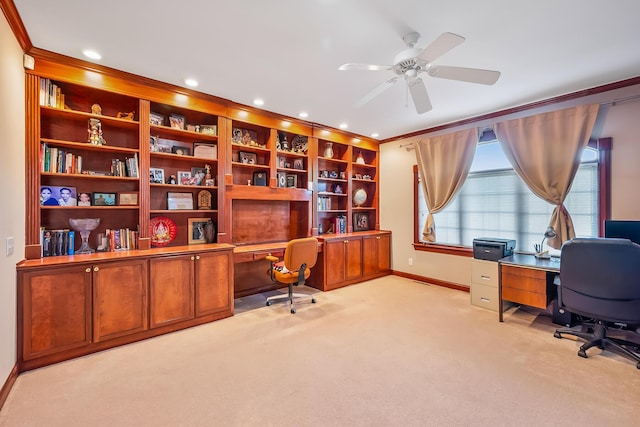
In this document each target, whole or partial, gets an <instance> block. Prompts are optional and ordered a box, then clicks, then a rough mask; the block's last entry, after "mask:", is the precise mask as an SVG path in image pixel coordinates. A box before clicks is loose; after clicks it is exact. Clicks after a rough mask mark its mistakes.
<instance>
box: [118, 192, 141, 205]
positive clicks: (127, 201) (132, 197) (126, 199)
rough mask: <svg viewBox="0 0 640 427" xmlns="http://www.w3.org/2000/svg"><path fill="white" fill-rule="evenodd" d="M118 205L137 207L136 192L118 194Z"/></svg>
mask: <svg viewBox="0 0 640 427" xmlns="http://www.w3.org/2000/svg"><path fill="white" fill-rule="evenodd" d="M118 205H119V206H137V205H138V192H137V191H122V192H120V193H118Z"/></svg>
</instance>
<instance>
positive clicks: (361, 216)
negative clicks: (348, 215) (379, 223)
mask: <svg viewBox="0 0 640 427" xmlns="http://www.w3.org/2000/svg"><path fill="white" fill-rule="evenodd" d="M368 229H369V216H368V215H367V214H365V213H354V214H353V231H367V230H368Z"/></svg>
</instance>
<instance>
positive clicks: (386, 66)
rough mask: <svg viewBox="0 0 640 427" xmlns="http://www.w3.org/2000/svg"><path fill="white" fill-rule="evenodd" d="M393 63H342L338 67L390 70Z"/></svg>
mask: <svg viewBox="0 0 640 427" xmlns="http://www.w3.org/2000/svg"><path fill="white" fill-rule="evenodd" d="M391 67H392V66H391V65H372V64H342V65H341V66H340V67H338V70H340V71H353V70H355V71H381V70H390V69H391Z"/></svg>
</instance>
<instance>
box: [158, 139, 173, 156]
mask: <svg viewBox="0 0 640 427" xmlns="http://www.w3.org/2000/svg"><path fill="white" fill-rule="evenodd" d="M173 142H174V141H171V140H170V139H164V138H159V137H156V144H155V147H156V151H155V152H156V153H171V147H173V145H174V144H173Z"/></svg>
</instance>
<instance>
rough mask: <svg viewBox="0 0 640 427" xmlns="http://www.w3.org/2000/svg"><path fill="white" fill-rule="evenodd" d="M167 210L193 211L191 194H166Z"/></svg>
mask: <svg viewBox="0 0 640 427" xmlns="http://www.w3.org/2000/svg"><path fill="white" fill-rule="evenodd" d="M167 209H169V210H185V209H186V210H188V209H193V194H191V193H171V192H169V193H167Z"/></svg>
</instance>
